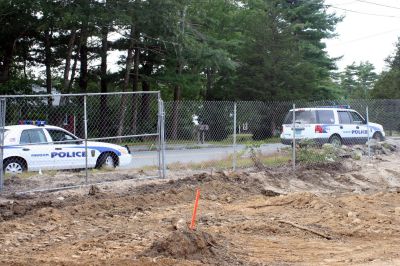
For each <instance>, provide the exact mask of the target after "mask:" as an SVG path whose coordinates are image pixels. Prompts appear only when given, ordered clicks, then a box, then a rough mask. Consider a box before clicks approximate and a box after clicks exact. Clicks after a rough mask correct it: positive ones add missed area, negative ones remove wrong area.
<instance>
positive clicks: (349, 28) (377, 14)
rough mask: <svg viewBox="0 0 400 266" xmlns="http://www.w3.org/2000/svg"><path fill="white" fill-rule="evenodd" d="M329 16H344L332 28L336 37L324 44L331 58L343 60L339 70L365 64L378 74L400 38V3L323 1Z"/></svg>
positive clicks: (393, 0)
mask: <svg viewBox="0 0 400 266" xmlns="http://www.w3.org/2000/svg"><path fill="white" fill-rule="evenodd" d="M325 4H326V5H329V6H330V7H329V8H328V12H329V13H336V14H337V15H340V16H344V19H343V21H342V22H340V23H339V24H338V25H337V27H336V33H337V34H338V36H337V37H335V38H334V39H329V40H326V41H325V42H326V45H327V48H326V51H327V52H328V54H329V55H330V56H331V57H340V56H343V58H342V59H341V60H339V61H338V62H337V65H338V68H339V70H343V69H344V68H345V67H346V66H347V65H349V64H352V63H353V62H356V63H357V64H358V63H359V62H361V61H369V62H370V63H372V64H373V65H374V66H375V69H376V71H377V72H378V73H379V72H381V71H382V70H384V69H385V67H386V63H385V61H384V60H385V58H387V57H388V56H389V55H391V54H392V53H393V52H394V50H395V46H394V45H395V43H396V42H397V39H398V37H400V0H326V1H325Z"/></svg>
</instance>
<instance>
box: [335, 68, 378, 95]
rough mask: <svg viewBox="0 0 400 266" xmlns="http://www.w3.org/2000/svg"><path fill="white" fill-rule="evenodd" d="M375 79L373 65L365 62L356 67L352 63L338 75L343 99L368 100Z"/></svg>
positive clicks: (376, 77)
mask: <svg viewBox="0 0 400 266" xmlns="http://www.w3.org/2000/svg"><path fill="white" fill-rule="evenodd" d="M377 79H378V74H376V73H375V67H374V65H373V64H371V63H370V62H368V61H366V62H360V63H359V64H358V65H356V63H355V62H353V63H352V64H351V65H348V66H347V67H346V69H345V70H344V71H343V72H342V73H340V86H341V88H342V90H343V91H344V97H345V98H353V99H362V98H364V99H368V98H370V97H371V90H372V89H373V87H374V85H375V82H376V81H377Z"/></svg>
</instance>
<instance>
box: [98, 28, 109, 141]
mask: <svg viewBox="0 0 400 266" xmlns="http://www.w3.org/2000/svg"><path fill="white" fill-rule="evenodd" d="M108 30H109V29H108V26H103V27H102V28H101V37H102V39H101V52H100V57H101V65H100V76H101V80H100V89H101V92H102V93H106V92H107V91H108V89H107V87H108V77H107V52H108ZM98 111H99V117H102V114H105V116H104V115H103V117H104V119H105V122H106V124H108V122H109V120H108V119H109V118H110V117H109V114H110V112H109V110H108V105H107V95H101V96H100V108H99V110H98ZM98 127H99V129H100V132H101V136H102V137H105V136H106V135H107V133H110V132H107V130H108V128H107V127H105V126H104V125H102V121H101V120H100V119H99V125H98Z"/></svg>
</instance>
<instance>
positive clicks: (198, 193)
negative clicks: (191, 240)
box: [190, 188, 200, 230]
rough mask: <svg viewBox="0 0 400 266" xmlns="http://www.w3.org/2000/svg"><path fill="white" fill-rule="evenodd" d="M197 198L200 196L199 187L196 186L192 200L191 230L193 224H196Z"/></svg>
mask: <svg viewBox="0 0 400 266" xmlns="http://www.w3.org/2000/svg"><path fill="white" fill-rule="evenodd" d="M199 198H200V189H199V188H198V189H197V190H196V200H195V202H194V209H193V215H192V222H191V223H190V229H191V230H194V227H195V224H196V213H197V206H198V205H199Z"/></svg>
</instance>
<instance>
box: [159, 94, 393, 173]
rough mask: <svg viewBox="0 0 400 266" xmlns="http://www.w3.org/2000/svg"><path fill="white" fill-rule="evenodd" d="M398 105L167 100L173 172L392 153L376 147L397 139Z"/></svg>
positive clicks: (383, 102) (169, 156)
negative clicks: (385, 139) (176, 170)
mask: <svg viewBox="0 0 400 266" xmlns="http://www.w3.org/2000/svg"><path fill="white" fill-rule="evenodd" d="M399 108H400V100H333V101H295V102H254V101H253V102H195V101H187V102H185V101H182V102H166V103H165V112H166V136H167V155H166V158H167V166H168V167H167V168H168V169H170V170H175V169H188V170H189V169H190V170H206V169H216V170H217V169H232V168H233V169H235V168H237V167H251V166H256V167H258V168H264V169H265V168H268V167H274V166H288V167H293V168H295V167H296V165H302V164H303V165H304V164H306V165H307V164H313V163H325V162H335V161H339V160H343V159H346V158H350V157H351V158H353V159H357V160H358V159H362V158H363V157H368V158H372V157H373V156H375V155H377V154H380V153H389V150H388V149H390V148H393V147H392V146H391V145H390V144H387V143H385V145H383V146H382V145H380V144H379V145H378V144H377V142H379V141H381V140H383V139H384V138H385V137H388V138H389V139H390V138H392V137H393V136H396V135H399V132H400V131H399V130H400V122H399V121H400V120H399V118H400V112H398V109H399ZM293 110H294V111H293ZM293 147H295V149H293Z"/></svg>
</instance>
